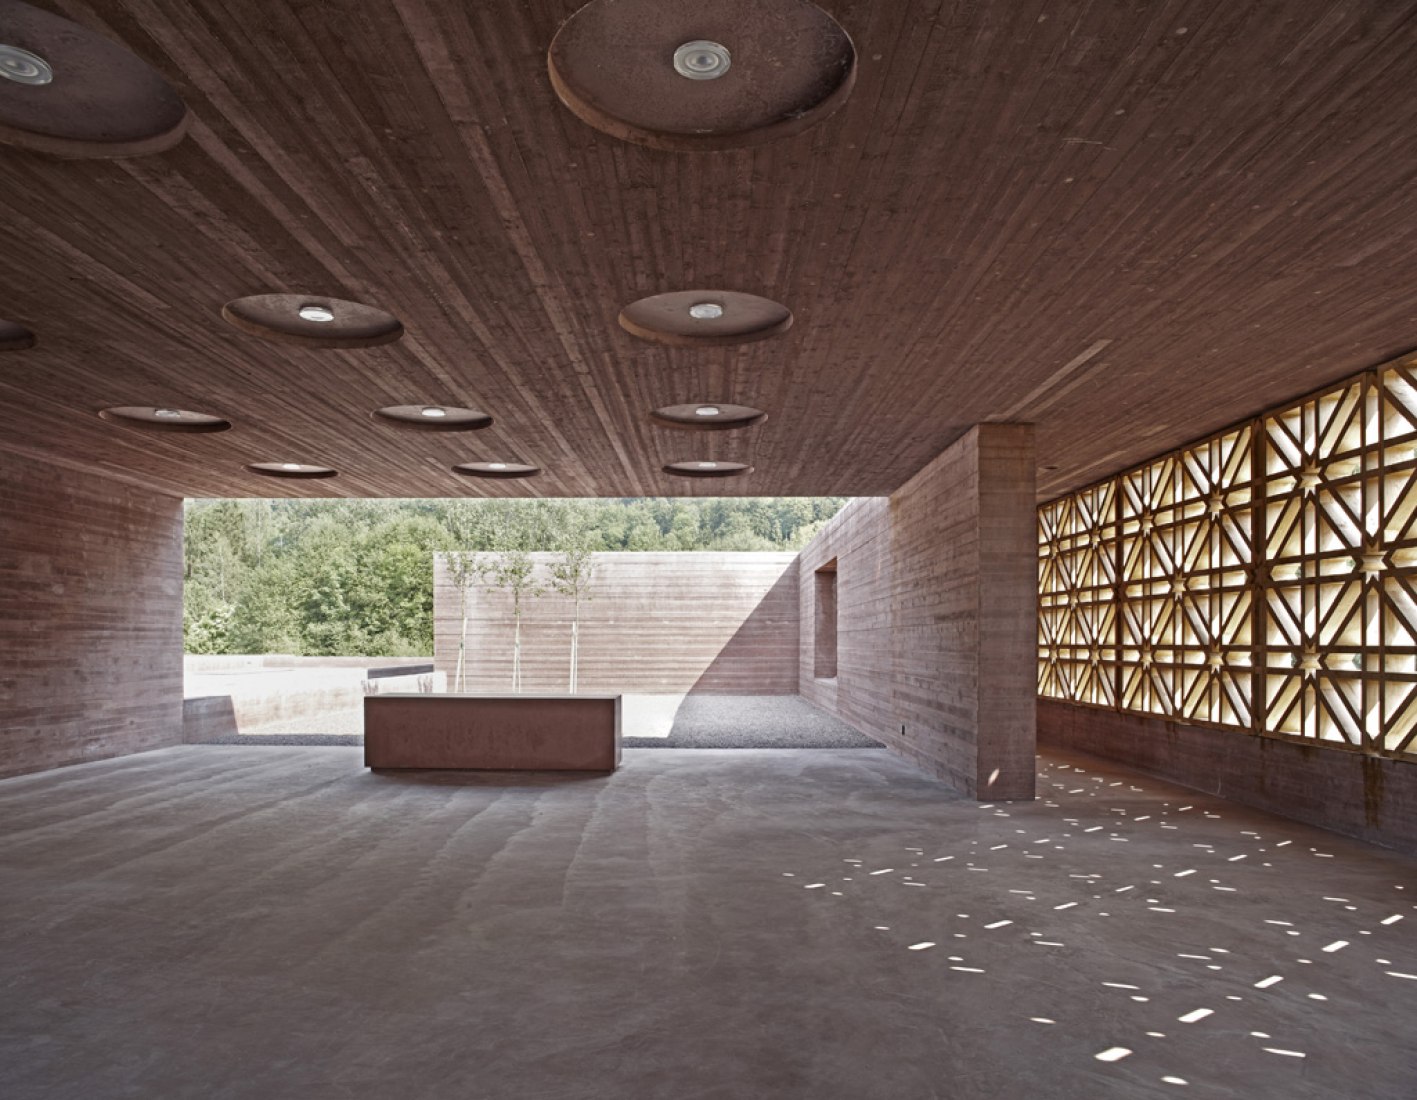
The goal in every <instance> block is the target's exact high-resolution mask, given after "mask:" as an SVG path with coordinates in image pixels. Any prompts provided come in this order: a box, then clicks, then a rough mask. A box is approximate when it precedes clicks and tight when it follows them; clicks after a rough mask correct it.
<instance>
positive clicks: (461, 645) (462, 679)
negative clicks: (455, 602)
mask: <svg viewBox="0 0 1417 1100" xmlns="http://www.w3.org/2000/svg"><path fill="white" fill-rule="evenodd" d="M458 590H459V591H460V592H461V593H462V634H461V635H460V636H459V638H458V669H457V672H456V674H455V675H454V676H453V690H454V691H466V690H467V586H466V585H459V586H458Z"/></svg>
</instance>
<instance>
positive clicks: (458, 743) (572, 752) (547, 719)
mask: <svg viewBox="0 0 1417 1100" xmlns="http://www.w3.org/2000/svg"><path fill="white" fill-rule="evenodd" d="M364 766H365V767H367V768H376V769H383V768H451V769H466V770H488V771H578V772H579V771H590V772H613V771H614V770H615V769H616V768H617V767H619V766H620V696H618V695H466V694H447V695H429V694H424V693H407V694H402V693H395V694H389V695H369V696H366V697H365V699H364Z"/></svg>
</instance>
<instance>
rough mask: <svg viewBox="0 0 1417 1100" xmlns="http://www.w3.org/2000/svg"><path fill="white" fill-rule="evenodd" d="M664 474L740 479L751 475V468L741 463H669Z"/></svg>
mask: <svg viewBox="0 0 1417 1100" xmlns="http://www.w3.org/2000/svg"><path fill="white" fill-rule="evenodd" d="M664 472H665V473H666V474H672V475H673V476H674V477H742V476H743V475H744V474H751V473H752V472H753V467H751V466H748V465H746V464H744V463H742V462H714V463H712V464H711V465H710V464H707V463H705V462H671V463H669V465H667V466H665V467H664Z"/></svg>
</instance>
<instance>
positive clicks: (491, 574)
mask: <svg viewBox="0 0 1417 1100" xmlns="http://www.w3.org/2000/svg"><path fill="white" fill-rule="evenodd" d="M486 575H487V578H488V581H489V582H490V583H491V584H492V585H493V586H495V587H497V588H505V589H506V590H507V591H508V592H510V593H511V594H512V691H513V692H514V693H515V692H520V691H521V689H522V605H523V603H524V602H525V601H526V600H534V599H536V598H537V597H538V596H540V595H542V593H543V592H544V591H545V590H544V589H543V588H542V587H541V586H540V585H539V584H537V583H536V565H535V563H534V562H533V561H532V560H531V554H529V553H528V552H527V551H525V550H502V551H499V552H498V553H496V554H493V555H492V556H491V559H490V561H489V563H488V565H487V573H486Z"/></svg>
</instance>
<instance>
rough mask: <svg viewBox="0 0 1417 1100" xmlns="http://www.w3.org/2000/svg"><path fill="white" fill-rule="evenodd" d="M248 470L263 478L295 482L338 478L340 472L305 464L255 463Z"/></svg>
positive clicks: (326, 467)
mask: <svg viewBox="0 0 1417 1100" xmlns="http://www.w3.org/2000/svg"><path fill="white" fill-rule="evenodd" d="M246 469H248V470H250V471H251V473H253V474H260V475H261V476H262V477H285V478H293V479H295V480H309V479H311V478H322V477H337V476H338V474H339V471H337V470H332V469H330V468H329V467H328V466H309V465H306V464H305V463H303V462H253V463H251V464H250V465H249V466H247V467H246Z"/></svg>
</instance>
